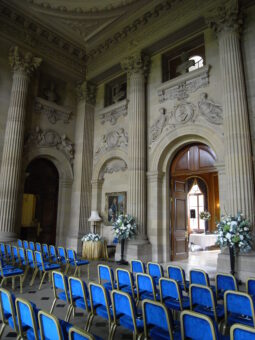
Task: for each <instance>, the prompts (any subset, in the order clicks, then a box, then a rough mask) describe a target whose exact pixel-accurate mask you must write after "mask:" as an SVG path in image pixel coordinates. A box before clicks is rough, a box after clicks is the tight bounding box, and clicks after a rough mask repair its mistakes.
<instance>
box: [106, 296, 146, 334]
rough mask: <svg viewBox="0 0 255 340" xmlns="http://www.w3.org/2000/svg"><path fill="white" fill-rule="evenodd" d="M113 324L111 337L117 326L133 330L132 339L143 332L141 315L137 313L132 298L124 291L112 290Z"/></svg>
mask: <svg viewBox="0 0 255 340" xmlns="http://www.w3.org/2000/svg"><path fill="white" fill-rule="evenodd" d="M111 294H112V307H113V324H112V334H111V339H113V338H114V335H115V331H116V328H117V326H119V325H120V326H122V327H124V328H126V329H128V330H130V331H132V332H133V339H137V338H138V339H139V338H141V336H142V332H143V327H144V325H143V320H142V316H141V315H138V313H137V309H136V305H135V301H134V299H133V298H132V297H131V296H130V295H129V294H128V293H125V292H121V291H119V290H115V289H114V290H112V292H111Z"/></svg>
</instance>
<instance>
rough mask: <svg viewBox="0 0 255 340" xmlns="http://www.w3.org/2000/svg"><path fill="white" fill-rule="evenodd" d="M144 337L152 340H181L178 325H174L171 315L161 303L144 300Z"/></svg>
mask: <svg viewBox="0 0 255 340" xmlns="http://www.w3.org/2000/svg"><path fill="white" fill-rule="evenodd" d="M142 311H143V320H144V336H145V339H153V340H164V339H170V340H173V339H175V340H178V339H181V333H180V330H179V325H177V324H176V326H175V324H174V321H173V316H172V313H171V312H170V311H169V310H168V309H167V308H166V307H165V306H164V304H162V303H161V302H157V301H151V300H144V301H143V303H142Z"/></svg>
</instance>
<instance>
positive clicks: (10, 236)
mask: <svg viewBox="0 0 255 340" xmlns="http://www.w3.org/2000/svg"><path fill="white" fill-rule="evenodd" d="M17 239H18V235H17V234H16V233H12V232H8V231H0V242H4V243H9V242H16V241H17Z"/></svg>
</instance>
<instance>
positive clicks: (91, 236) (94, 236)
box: [81, 233, 102, 242]
mask: <svg viewBox="0 0 255 340" xmlns="http://www.w3.org/2000/svg"><path fill="white" fill-rule="evenodd" d="M81 240H82V242H87V241H92V242H98V241H102V237H101V236H100V235H98V234H94V233H89V234H87V235H84V236H83V237H82V239H81Z"/></svg>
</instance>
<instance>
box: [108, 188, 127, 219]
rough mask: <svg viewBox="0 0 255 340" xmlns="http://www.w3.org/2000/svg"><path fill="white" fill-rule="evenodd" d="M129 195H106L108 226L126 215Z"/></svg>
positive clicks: (115, 193) (121, 193)
mask: <svg viewBox="0 0 255 340" xmlns="http://www.w3.org/2000/svg"><path fill="white" fill-rule="evenodd" d="M126 207H127V193H126V192H125V191H124V192H111V193H106V194H105V216H106V221H105V222H106V224H108V225H111V224H112V223H113V222H115V221H116V220H117V218H118V216H119V215H121V214H126Z"/></svg>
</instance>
